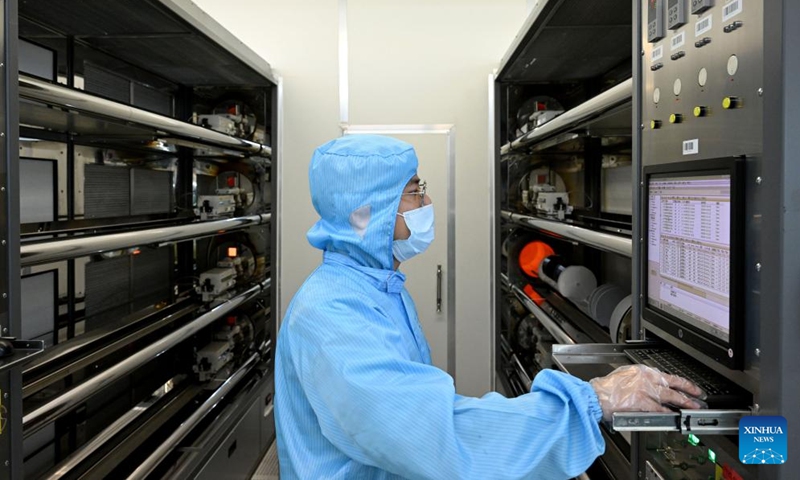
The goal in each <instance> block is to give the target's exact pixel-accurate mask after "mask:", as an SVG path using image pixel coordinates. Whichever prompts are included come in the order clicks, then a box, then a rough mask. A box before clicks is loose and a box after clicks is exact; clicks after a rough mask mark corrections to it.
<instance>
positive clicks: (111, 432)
mask: <svg viewBox="0 0 800 480" xmlns="http://www.w3.org/2000/svg"><path fill="white" fill-rule="evenodd" d="M174 380H175V379H170V380H169V381H168V382H167V383H166V384H164V385H162V386H161V387H159V388H158V390H156V391H155V392H153V394H152V395H151V396H150V398H148V399H146V400H144V401H142V402H140V403H139V404H138V405H136V406H135V407H133V408H132V409H130V410H128V411H127V412H125V414H123V415H122V416H121V417H119V418H118V419H117V420H115V421H114V423H112V424H111V425H109V426H108V427H106V429H105V430H103V431H102V432H100V433H98V434H97V435H95V436H94V437H93V438H92V439H91V440H90V441H89V443H87V444H86V445H84V446H82V447H81V448H80V449H79V450H77V451H76V452H75V453H73V454H72V455H70V456H69V457H67V459H66V460H64V461H63V462H62V463H60V464H58V465H56V467H55V468H53V470H51V472H52V473H50V474H49V475H47V476H46V477H43V478H46V479H47V480H56V479H58V478H62V477H63V476H64V475H66V474H68V473H69V472H71V471H72V469H73V468H75V467H76V466H78V464H80V463H81V462H83V461H84V460H86V459H87V458H89V456H90V455H92V454H93V453H94V452H96V451H97V450H98V449H99V448H100V447H102V446H103V445H104V444H105V443H106V442H107V441H109V440H110V439H111V438H112V437H114V436H115V435H117V434H118V433H119V432H120V431H121V430H122V429H123V428H125V427H127V426H128V425H130V424H131V423H132V422H133V421H134V420H136V419H137V418H139V417H140V416H141V415H142V414H143V413H145V412H146V411H147V410H148V409H149V408H150V407H152V406H153V405H155V404H156V403H158V401H160V400H161V399H162V398H164V396H165V395H167V393H169V392H170V391H171V390H172V388H174V387H172V385H173V382H174Z"/></svg>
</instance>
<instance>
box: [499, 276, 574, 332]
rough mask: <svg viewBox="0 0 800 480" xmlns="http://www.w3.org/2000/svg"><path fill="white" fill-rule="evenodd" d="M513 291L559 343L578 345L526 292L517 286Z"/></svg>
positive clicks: (512, 288) (513, 287)
mask: <svg viewBox="0 0 800 480" xmlns="http://www.w3.org/2000/svg"><path fill="white" fill-rule="evenodd" d="M511 290H512V291H513V292H514V294H515V295H516V296H517V298H518V299H519V301H520V302H522V304H523V305H525V308H527V309H528V311H529V312H531V314H533V316H534V317H536V319H537V320H539V322H540V323H541V324H542V326H543V327H544V328H546V329H547V331H548V332H550V334H551V335H552V336H553V338H555V339H556V340H557V341H558V343H560V344H562V345H575V343H576V342H575V340H573V339H572V338H571V337H570V336H569V335H567V332H565V331H564V329H562V328H561V327H559V326H558V324H557V323H556V322H555V320H553V319H552V318H550V315H548V314H547V313H545V311H544V310H542V309H541V308H539V306H538V305H536V304H535V303H533V301H532V300H531V299H530V298H528V296H527V295H525V292H523V291H522V290H520V289H519V288H518V287H517V286H516V285H512V286H511Z"/></svg>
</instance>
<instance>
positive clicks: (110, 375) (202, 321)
mask: <svg viewBox="0 0 800 480" xmlns="http://www.w3.org/2000/svg"><path fill="white" fill-rule="evenodd" d="M270 284H271V279H269V278H268V279H266V280H264V281H263V282H261V283H259V284H258V285H256V286H254V287H252V288H250V289H249V290H247V291H245V292H244V293H242V294H240V295H239V296H237V297H235V298H233V299H231V300H228V301H227V302H225V303H223V304H221V305H218V306H216V307H214V308H213V309H212V310H210V311H209V312H207V313H205V314H203V315H201V316H199V317H197V319H195V320H194V321H192V322H191V323H189V324H187V325H184V326H183V327H181V328H179V329H178V330H175V331H174V332H172V333H171V334H169V335H167V336H166V337H164V338H161V339H160V340H158V341H156V342H155V343H152V344H150V345H148V346H147V347H145V348H143V349H142V350H139V351H138V352H136V353H134V354H133V355H131V356H130V357H128V358H126V359H125V360H123V361H121V362H119V363H118V364H116V365H114V366H113V367H111V368H109V369H108V370H106V371H104V372H102V373H100V374H99V375H97V376H95V377H92V378H90V379H89V380H87V381H85V382H83V383H81V384H80V385H78V386H77V387H75V388H73V389H72V390H69V391H68V392H66V393H64V394H63V395H61V396H59V397H57V398H55V399H53V400H52V401H50V402H49V403H46V404H44V405H42V406H41V407H39V408H37V409H36V410H34V411H32V412H31V413H29V414H27V415H25V416H24V417H23V418H22V423H23V427H24V429H25V436H26V437H27V436H30V435H32V434H33V433H35V432H37V431H39V430H40V429H41V428H42V427H44V426H45V425H47V424H49V423H50V422H52V421H53V420H55V419H56V418H58V417H60V416H61V415H63V414H64V413H66V412H68V411H69V410H70V409H71V408H73V407H75V406H76V405H78V404H79V403H81V402H82V401H84V400H86V399H87V398H89V397H91V396H92V395H94V394H96V393H97V392H99V391H100V390H102V389H103V388H105V387H107V386H109V385H110V384H111V383H113V382H114V381H116V380H118V379H119V378H121V377H122V376H123V375H126V374H128V373H130V372H132V371H133V370H135V369H136V368H137V367H139V366H141V365H143V364H145V363H147V362H148V361H150V360H152V359H153V358H155V357H157V356H159V355H161V354H162V353H164V352H166V351H167V350H169V349H170V348H172V347H174V346H175V345H177V344H179V343H181V342H182V341H184V340H185V339H186V338H188V337H190V336H192V335H194V334H195V333H197V332H198V331H200V330H202V329H203V328H205V327H206V326H208V325H210V324H211V323H213V322H214V321H216V320H218V319H219V318H221V317H222V316H224V315H226V314H227V313H228V312H230V311H231V310H233V309H235V308H236V307H238V306H240V305H242V304H243V303H245V302H247V301H249V300H251V299H252V298H253V297H255V296H256V295H258V294H259V293H261V292H262V291H263V290H265V289H268V288H269V286H270Z"/></svg>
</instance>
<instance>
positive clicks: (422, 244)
mask: <svg viewBox="0 0 800 480" xmlns="http://www.w3.org/2000/svg"><path fill="white" fill-rule="evenodd" d="M398 215H400V216H401V217H403V218H404V219H405V221H406V226H407V227H408V229H409V230H410V231H411V236H409V237H408V238H407V239H405V240H395V241H394V242H392V253H393V254H394V258H396V259H397V260H398V261H400V262H405V261H407V260H409V259H410V258H412V257H414V256H416V255H419V254H420V253H422V252H424V251H425V250H427V249H428V247H429V246H430V244H431V242H433V238H434V231H433V224H434V217H433V204H430V205H425V206H424V207H420V208H415V209H414V210H409V211H407V212H405V213H398Z"/></svg>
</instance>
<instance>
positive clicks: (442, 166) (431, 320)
mask: <svg viewBox="0 0 800 480" xmlns="http://www.w3.org/2000/svg"><path fill="white" fill-rule="evenodd" d="M382 133H383V132H382ZM387 135H389V136H392V137H395V138H397V139H398V140H402V141H404V142H408V143H410V144H411V145H413V146H414V149H415V150H416V152H417V158H419V168H418V170H417V174H418V175H419V178H420V179H422V180H424V181H426V182H427V185H428V195H429V196H430V198H431V200H432V201H433V205H434V213H435V217H436V222H435V227H434V228H435V229H436V238H435V240H434V241H433V243H432V244H431V246H430V247H429V248H428V250H427V251H426V252H425V253H423V254H421V255H417V256H416V257H414V258H412V259H411V260H409V261H408V262H405V263H403V264H402V265H401V266H400V271H401V272H403V273H404V274H405V275H406V288H407V289H408V291H409V293H410V294H411V298H413V299H414V303H415V304H416V306H417V315H418V316H419V321H420V324H421V325H422V329H423V330H424V331H425V337H426V338H427V339H428V343H429V344H430V347H431V360H432V361H433V364H434V365H436V366H437V367H439V368H441V369H442V370H445V371H447V372H448V373H450V374H451V375H453V376H454V375H455V331H454V328H453V317H451V316H450V315H449V314H451V309H452V308H454V307H453V306H452V301H453V300H454V298H453V295H454V292H455V284H454V282H455V280H454V277H453V276H450V277H448V273H455V272H451V271H450V269H451V268H450V267H449V266H448V254H451V256H450V259H451V261H454V259H455V252H454V251H453V249H454V246H451V245H450V243H451V242H452V239H453V232H451V231H448V229H449V228H453V227H454V221H453V220H451V221H449V222H448V216H449V215H450V214H451V212H455V209H454V206H453V205H448V202H449V201H452V200H451V199H453V198H455V196H454V195H449V194H448V183H449V182H448V177H449V175H450V173H451V172H450V171H449V166H450V164H451V162H450V161H449V159H448V157H449V153H450V152H449V150H448V142H449V140H450V138H449V135H447V134H442V133H425V134H423V133H387ZM453 263H454V262H453ZM454 313H455V312H452V314H454Z"/></svg>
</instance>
